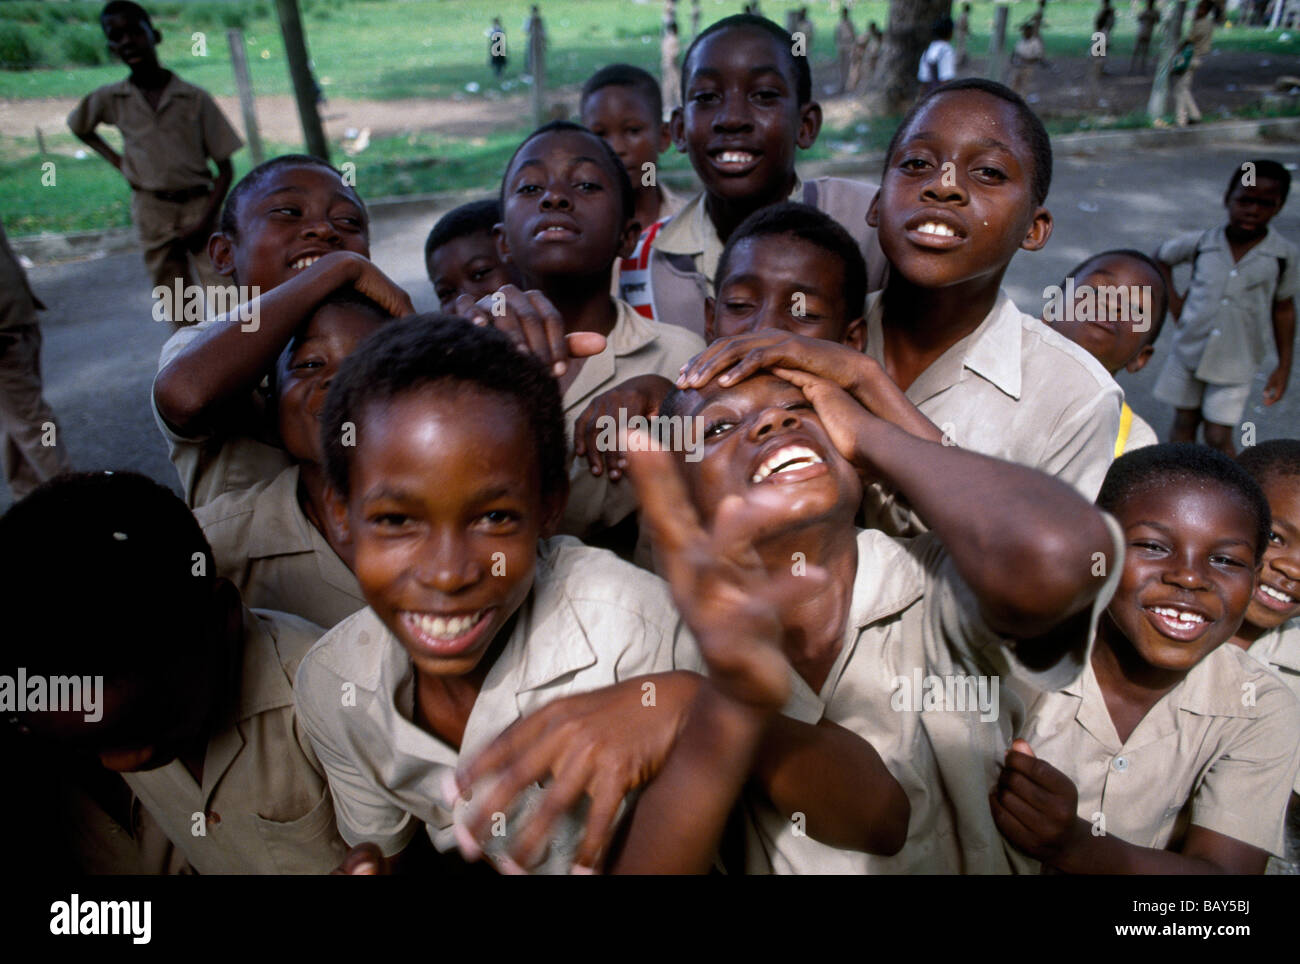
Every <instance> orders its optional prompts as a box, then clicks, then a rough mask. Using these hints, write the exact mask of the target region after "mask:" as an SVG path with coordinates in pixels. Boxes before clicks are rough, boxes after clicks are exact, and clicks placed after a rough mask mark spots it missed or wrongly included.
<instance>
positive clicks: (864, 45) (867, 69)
mask: <svg viewBox="0 0 1300 964" xmlns="http://www.w3.org/2000/svg"><path fill="white" fill-rule="evenodd" d="M884 43H885V35H884V34H883V33H881V31H880V26H879V25H878V24H877V23H876V21H874V20H872V21H871V22H870V23H868V24H867V29H866V32H864V33H863V34H862V36H861V37H859V38H858V44H857V55H858V63H859V64H860V67H859V75H858V79H857V80H856V81H854V83H853V89H854V90H857V89H858V85H859V84H860V83H861V82H862V80H863V78H866V79H868V80H869V79H871V78H872V77H874V76H876V63H877V62H878V61H879V60H880V48H881V47H882V46H884Z"/></svg>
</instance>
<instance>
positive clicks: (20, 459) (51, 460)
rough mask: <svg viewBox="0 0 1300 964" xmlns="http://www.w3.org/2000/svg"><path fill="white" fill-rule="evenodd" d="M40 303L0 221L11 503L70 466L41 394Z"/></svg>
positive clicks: (2, 457) (4, 446)
mask: <svg viewBox="0 0 1300 964" xmlns="http://www.w3.org/2000/svg"><path fill="white" fill-rule="evenodd" d="M44 307H45V306H44V305H43V304H41V300H40V299H39V298H37V297H36V295H35V294H34V293H33V292H32V288H31V285H29V284H28V283H27V273H26V272H25V271H23V267H22V265H21V264H19V263H18V259H17V258H16V257H14V253H13V251H12V249H10V247H9V239H8V238H6V237H5V229H4V225H3V224H0V468H3V470H4V476H5V481H6V482H8V483H9V489H10V491H12V492H13V496H14V501H17V500H19V499H21V498H22V497H23V496H25V495H26V494H27V493H28V492H30V491H32V489H34V488H36V486H38V485H40V484H41V483H42V482H44V481H45V480H46V479H50V478H53V477H54V476H56V475H58V474H59V473H60V472H65V471H67V469H68V468H69V466H68V456H67V454H66V450H65V449H64V447H63V446H62V445H61V444H58V441H59V439H58V427H57V426H56V425H55V422H54V413H53V412H52V411H50V406H49V404H47V403H46V401H45V398H44V396H43V395H42V394H41V329H40V327H39V325H38V323H37V320H36V311H37V309H40V308H44ZM47 440H48V444H47Z"/></svg>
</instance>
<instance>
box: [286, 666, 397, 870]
mask: <svg viewBox="0 0 1300 964" xmlns="http://www.w3.org/2000/svg"><path fill="white" fill-rule="evenodd" d="M341 692H342V691H341V689H340V686H339V685H338V681H337V679H336V677H335V676H334V675H333V674H332V673H330V672H328V671H327V670H324V669H323V668H321V667H318V666H317V665H316V664H315V663H314V662H313V661H312V658H311V655H310V654H308V656H307V658H305V659H304V660H303V661H302V664H301V665H300V666H299V667H298V673H297V677H296V679H295V680H294V699H295V704H296V707H297V715H298V721H299V723H300V724H301V726H302V729H303V731H304V732H305V733H306V734H307V738H308V739H309V740H310V741H311V745H312V748H313V749H314V750H315V751H316V758H317V759H318V760H319V761H320V764H321V766H322V767H324V769H325V776H326V779H327V780H328V781H329V786H330V794H331V795H332V796H333V798H334V817H335V821H336V823H337V824H338V829H339V836H341V837H342V838H343V839H344V840H345V841H346V842H347V844H348V846H350V847H354V846H356V845H357V844H359V843H373V844H375V845H376V846H378V847H379V849H380V850H382V851H383V852H384V855H385V856H387V857H391V856H393V855H394V854H397V853H400V852H401V851H402V850H403V849H404V848H405V847H406V845H407V844H408V843H410V842H411V838H412V837H414V836H415V835H416V833H417V832H418V831H419V822H418V821H417V820H416V819H415V817H414V816H412V815H411V814H410V813H408V812H407V811H405V810H403V809H402V808H401V807H398V806H395V805H394V804H393V803H391V802H390V801H389V800H388V799H387V798H385V797H384V796H383V794H381V793H380V792H379V791H378V790H377V789H376V788H375V785H374V783H373V782H372V781H371V780H370V779H368V778H367V777H366V775H365V774H364V773H362V772H361V770H360V769H359V768H358V767H357V765H356V763H355V762H354V761H353V760H352V759H351V758H350V757H349V755H348V754H347V753H346V752H345V749H344V745H345V744H344V739H343V736H342V733H341V732H336V731H338V730H339V729H340V728H341V727H340V724H341V714H342V712H343V710H342V708H341V705H334V703H335V702H336V701H339V700H340V696H339V694H340V693H341ZM348 712H353V713H359V712H362V711H361V709H360V708H359V707H348Z"/></svg>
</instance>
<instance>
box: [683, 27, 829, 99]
mask: <svg viewBox="0 0 1300 964" xmlns="http://www.w3.org/2000/svg"><path fill="white" fill-rule="evenodd" d="M746 28H748V29H753V30H761V31H763V32H764V33H767V34H770V35H771V36H772V37H774V38H776V40H778V41H779V42H780V44H781V49H782V50H784V51H785V53H786V56H787V57H788V58H789V59H790V66H791V67H792V68H793V70H794V87H795V96H796V97H797V98H798V100H799V106H800V107H802V106H803V105H804V104H807V103H808V102H809V101H811V100H812V71H811V70H810V69H809V67H808V58H807V57H806V56H804V57H796V56H795V55H794V37H792V36H790V33H789V31H787V30H786V29H785V28H784V27H782V26H780V25H779V24H776V23H774V22H773V21H771V20H768V19H767V17H759V16H755V15H754V14H752V13H738V14H735V15H733V16H730V17H723V18H722V19H721V20H718V21H715V22H714V23H711V24H709V25H708V26H707V27H705V28H704V29H703V30H701V31H700V32H699V35H698V36H697V37H696V38H695V39H694V40H692V41H691V45H690V46H689V47H687V48H686V56H685V57H683V58H682V69H681V75H682V78H681V79H682V90H683V91H685V90H686V82H687V79H688V78H687V75H686V65H687V64H689V63H690V62H691V54H693V53H695V48H696V47H698V46H699V45H700V42H701V41H703V40H704V38H705V37H710V36H712V35H713V34H715V33H720V32H722V31H723V30H742V29H746Z"/></svg>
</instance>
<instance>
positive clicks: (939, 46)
mask: <svg viewBox="0 0 1300 964" xmlns="http://www.w3.org/2000/svg"><path fill="white" fill-rule="evenodd" d="M952 30H953V25H952V17H940V18H939V19H938V20H936V21H935V23H934V30H933V31H931V33H930V37H931V39H930V46H928V47H926V48H925V53H923V54H922V55H921V66H920V67H919V68H918V69H917V71H916V79H917V80H919V81H920V82H921V95H922V96H924V95H926V94H928V93H929V92H930V91H932V90H934V88H936V87H938V86H939V85H940V84H943V83H947V82H948V81H950V80H952V79H953V78H954V77H956V76H957V52H956V51H955V50H953V49H952V43H951V41H952Z"/></svg>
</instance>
